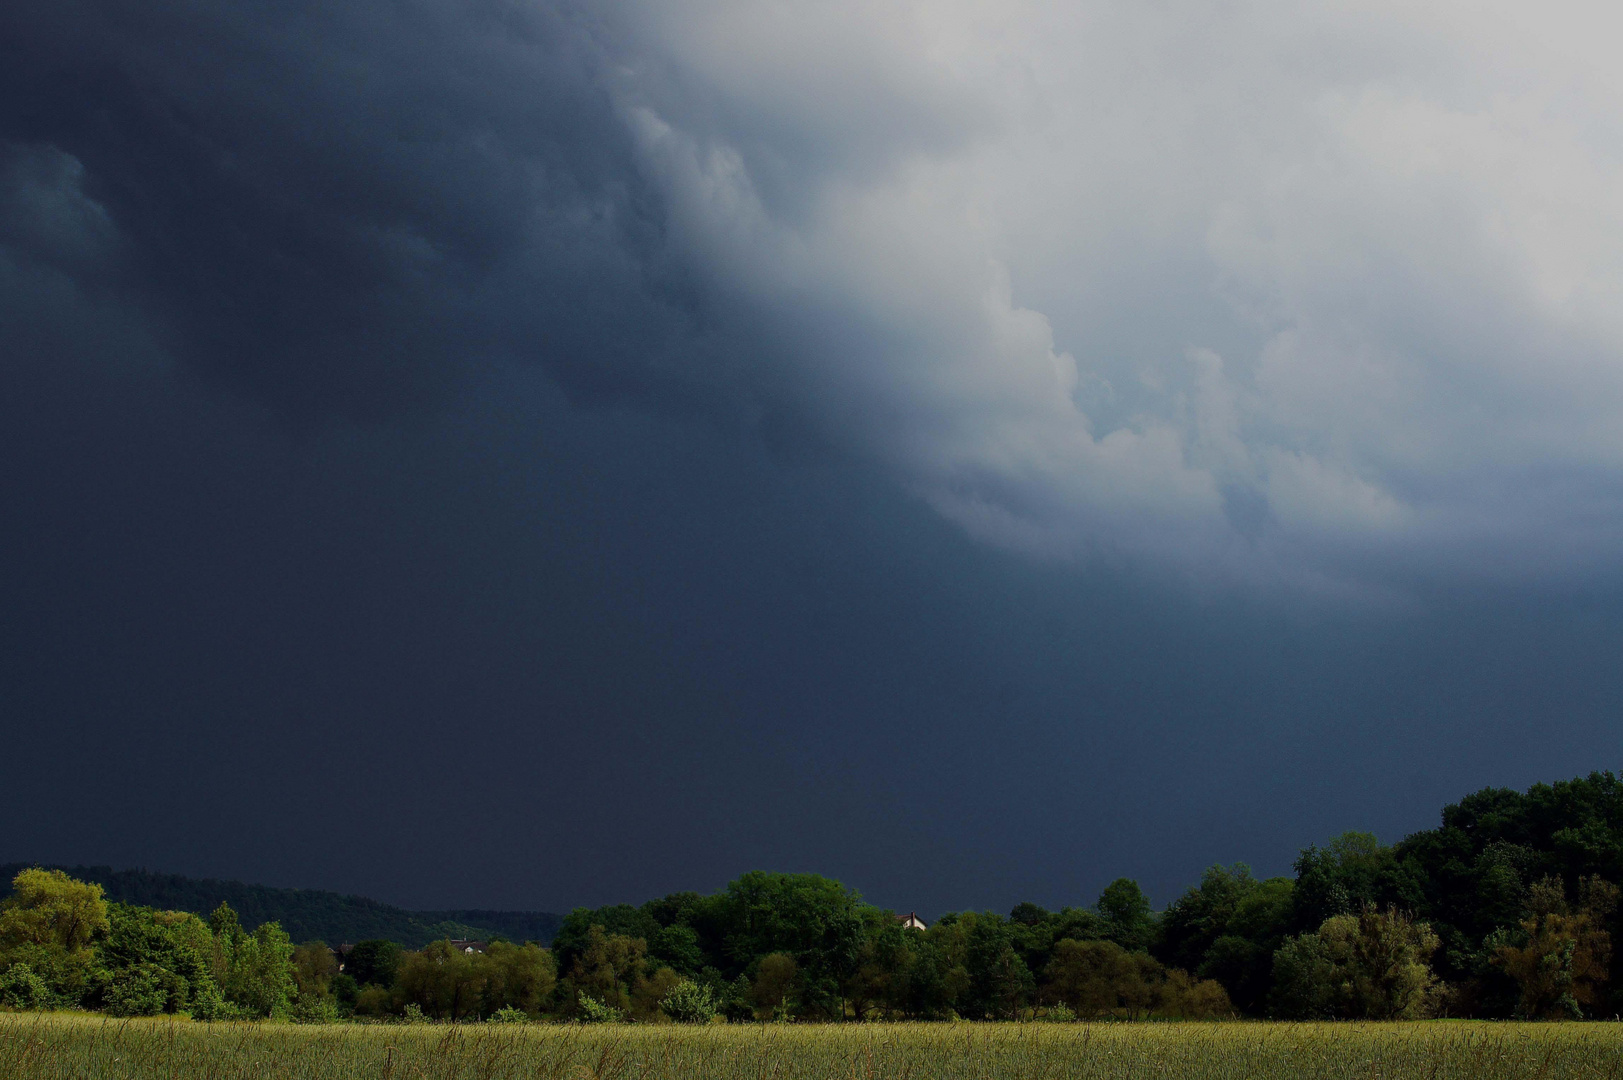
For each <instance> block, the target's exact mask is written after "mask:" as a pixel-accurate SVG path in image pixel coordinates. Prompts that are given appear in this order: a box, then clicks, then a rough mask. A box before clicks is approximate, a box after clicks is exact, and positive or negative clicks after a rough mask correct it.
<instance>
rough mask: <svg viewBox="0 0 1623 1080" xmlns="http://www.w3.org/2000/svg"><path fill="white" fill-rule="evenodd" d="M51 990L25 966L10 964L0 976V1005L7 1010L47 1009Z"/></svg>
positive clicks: (51, 996)
mask: <svg viewBox="0 0 1623 1080" xmlns="http://www.w3.org/2000/svg"><path fill="white" fill-rule="evenodd" d="M55 1004H56V1002H55V1001H54V1000H53V995H52V994H51V988H50V987H48V986H46V985H45V980H44V979H42V978H40V977H39V976H38V975H35V974H34V969H33V968H31V967H29V966H28V965H27V964H12V965H11V966H10V967H9V968H7V969H6V970H5V973H4V974H0V1005H3V1006H5V1007H6V1008H8V1009H49V1008H51V1006H53V1005H55Z"/></svg>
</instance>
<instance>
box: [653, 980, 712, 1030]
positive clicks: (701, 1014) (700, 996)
mask: <svg viewBox="0 0 1623 1080" xmlns="http://www.w3.org/2000/svg"><path fill="white" fill-rule="evenodd" d="M659 1007H660V1008H661V1009H662V1010H664V1012H665V1015H666V1016H668V1017H670V1018H671V1019H672V1020H675V1021H676V1022H677V1023H678V1024H708V1023H709V1022H710V1021H712V1020H714V1019H715V1018H716V998H715V995H714V994H712V993H711V992H710V988H709V987H708V986H701V985H700V984H699V983H696V982H694V981H693V980H692V979H683V980H682V981H681V982H679V983H677V984H676V985H675V986H673V987H671V990H670V992H669V993H668V994H666V995H665V996H664V997H663V998H661V999H660V1002H659Z"/></svg>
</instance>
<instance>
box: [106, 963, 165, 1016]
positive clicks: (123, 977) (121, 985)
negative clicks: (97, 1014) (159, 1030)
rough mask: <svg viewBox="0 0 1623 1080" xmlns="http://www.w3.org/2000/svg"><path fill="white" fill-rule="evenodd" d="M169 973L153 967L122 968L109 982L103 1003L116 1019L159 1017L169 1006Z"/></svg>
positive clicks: (147, 964)
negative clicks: (119, 1017)
mask: <svg viewBox="0 0 1623 1080" xmlns="http://www.w3.org/2000/svg"><path fill="white" fill-rule="evenodd" d="M169 974H170V973H169V972H168V971H166V970H164V969H163V968H162V967H159V966H158V965H157V964H153V963H140V964H131V965H129V966H128V967H123V968H120V969H119V970H118V971H116V972H114V973H113V974H112V976H111V977H110V978H109V979H108V980H107V983H106V986H105V987H104V988H103V990H102V1001H103V1002H104V1003H105V1008H106V1010H107V1012H108V1013H110V1014H111V1015H113V1016H156V1015H158V1014H159V1013H161V1012H163V1011H164V1007H165V1006H166V1005H168V1004H169V997H170V988H169V987H168V986H167V985H166V983H168V982H169V981H170V980H169V979H168V978H166V976H168V975H169Z"/></svg>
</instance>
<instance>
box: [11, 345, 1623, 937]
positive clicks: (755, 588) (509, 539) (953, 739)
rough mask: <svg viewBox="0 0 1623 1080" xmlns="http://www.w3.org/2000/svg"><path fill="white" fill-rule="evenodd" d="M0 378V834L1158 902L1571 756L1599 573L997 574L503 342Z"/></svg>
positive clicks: (268, 861) (29, 841)
mask: <svg viewBox="0 0 1623 1080" xmlns="http://www.w3.org/2000/svg"><path fill="white" fill-rule="evenodd" d="M42 369H48V370H42ZM4 389H5V393H4V395H3V400H4V402H5V404H4V406H3V409H4V416H3V423H0V432H3V435H0V439H3V443H0V447H3V453H4V460H5V461H6V462H7V469H6V474H5V475H6V483H5V487H4V497H5V503H6V506H7V507H8V508H10V512H9V513H8V514H7V516H6V526H5V530H4V534H3V535H4V538H5V547H4V565H5V568H6V569H5V575H4V579H3V580H4V588H5V592H4V604H3V611H4V616H3V622H0V628H3V634H4V637H3V642H4V653H3V655H4V667H3V669H0V672H3V680H4V685H5V687H6V705H5V715H6V741H7V744H8V746H9V748H10V752H8V753H7V754H5V755H4V757H3V764H0V790H3V791H4V792H5V796H4V806H5V812H6V818H7V828H6V830H5V834H4V845H5V850H4V852H3V853H0V854H3V856H4V857H6V858H17V859H27V858H37V859H41V860H51V861H61V862H78V861H83V862H108V863H113V864H117V865H143V866H148V867H153V868H163V869H166V870H172V871H179V872H185V873H190V874H197V875H213V876H227V877H241V878H246V879H250V880H255V881H263V882H270V883H276V884H287V885H299V886H305V887H323V888H334V889H340V890H345V891H357V892H361V893H365V894H369V895H373V896H377V897H381V898H383V899H386V900H390V901H394V902H399V903H403V904H408V905H418V906H424V907H428V906H438V905H490V906H510V907H537V908H543V909H547V908H551V909H559V908H567V907H570V906H572V905H575V904H598V903H605V902H613V901H619V900H640V899H643V898H647V897H650V896H653V895H656V894H660V893H663V892H666V891H671V890H676V889H688V888H693V889H702V890H708V889H713V888H716V887H718V886H720V885H721V884H723V883H724V882H725V881H726V880H727V879H728V878H729V877H730V876H732V875H736V874H737V873H739V872H741V871H743V870H745V869H749V868H752V867H767V868H774V869H795V870H816V871H820V872H823V873H827V874H831V875H836V876H838V877H840V878H841V879H843V880H846V881H848V882H850V883H851V884H853V885H855V886H857V887H858V888H860V889H861V890H863V891H864V893H865V894H866V895H868V896H870V897H871V898H873V899H874V900H876V901H878V902H880V903H884V904H889V905H895V906H899V907H903V908H917V909H919V910H921V911H930V912H932V913H933V912H939V911H941V910H946V909H953V908H962V907H991V908H994V909H1000V910H1001V909H1007V908H1008V907H1010V906H1012V905H1013V904H1014V903H1015V902H1017V901H1019V900H1021V899H1035V900H1037V901H1039V902H1041V903H1044V904H1048V905H1059V904H1063V903H1075V902H1087V901H1091V899H1092V898H1093V897H1094V896H1095V895H1096V894H1097V891H1098V890H1099V888H1100V887H1101V886H1102V885H1103V884H1105V883H1106V882H1107V881H1109V880H1110V879H1112V878H1113V877H1115V876H1117V875H1129V876H1134V877H1137V878H1139V879H1140V880H1141V881H1142V882H1143V883H1144V884H1145V886H1146V887H1147V888H1148V889H1149V890H1150V892H1151V894H1152V895H1153V896H1154V897H1155V898H1156V900H1157V901H1158V902H1164V901H1166V900H1167V899H1169V898H1170V897H1171V896H1173V895H1175V894H1176V891H1178V890H1179V889H1181V888H1182V887H1183V886H1184V885H1185V884H1187V883H1188V882H1190V881H1191V880H1192V879H1194V878H1195V877H1196V876H1197V875H1198V873H1199V871H1200V870H1201V868H1202V867H1203V866H1205V865H1207V864H1209V863H1212V862H1216V861H1232V860H1246V861H1249V862H1251V863H1252V864H1253V865H1254V866H1255V867H1256V868H1257V869H1258V870H1259V871H1260V872H1265V873H1278V872H1283V871H1286V870H1287V869H1288V866H1289V862H1290V860H1291V858H1292V857H1293V855H1294V853H1295V851H1296V850H1297V849H1298V848H1299V847H1301V846H1303V845H1305V844H1308V843H1312V842H1315V841H1322V840H1323V839H1325V838H1326V837H1327V836H1329V835H1332V834H1333V833H1335V832H1338V831H1340V830H1342V829H1346V828H1366V829H1372V830H1374V831H1376V832H1377V833H1378V834H1380V835H1381V836H1383V837H1385V838H1388V839H1396V838H1397V837H1398V836H1400V835H1402V834H1403V833H1405V832H1407V831H1411V830H1414V829H1417V828H1423V827H1428V826H1430V825H1431V824H1433V823H1434V822H1435V820H1436V814H1437V811H1438V809H1439V808H1440V806H1441V805H1442V804H1443V803H1444V802H1445V801H1450V800H1452V799H1454V798H1456V797H1458V796H1459V795H1461V794H1463V793H1465V792H1467V791H1470V790H1474V789H1475V788H1477V787H1480V786H1484V785H1488V784H1501V785H1509V786H1521V785H1525V784H1527V783H1530V782H1532V781H1535V780H1540V779H1547V778H1553V777H1565V776H1568V775H1572V774H1576V773H1580V772H1584V771H1586V770H1588V769H1590V768H1591V767H1594V766H1597V765H1605V764H1607V763H1608V760H1609V757H1608V755H1609V754H1610V753H1611V752H1612V748H1613V746H1614V745H1615V744H1614V741H1613V734H1612V733H1613V731H1614V730H1615V729H1614V727H1613V718H1614V717H1615V715H1616V710H1617V706H1618V696H1619V693H1620V690H1623V686H1620V684H1619V679H1618V676H1617V671H1616V666H1615V657H1616V655H1617V652H1618V646H1619V640H1618V638H1619V625H1620V622H1619V619H1618V617H1617V606H1616V601H1615V600H1612V599H1599V598H1592V597H1591V598H1585V599H1583V600H1581V601H1580V600H1568V601H1562V602H1552V601H1549V600H1548V599H1545V600H1541V601H1540V602H1539V603H1538V604H1537V605H1536V606H1535V605H1531V604H1522V605H1518V604H1516V603H1515V602H1513V601H1508V600H1507V601H1503V602H1501V603H1498V604H1496V605H1480V604H1477V605H1468V604H1464V603H1448V602H1447V601H1438V602H1436V603H1434V604H1433V605H1432V606H1431V607H1430V608H1428V609H1427V610H1424V611H1410V612H1400V613H1392V612H1376V613H1370V612H1362V613H1352V614H1349V613H1347V612H1345V611H1340V610H1337V609H1335V608H1334V607H1333V606H1332V607H1330V608H1329V610H1325V608H1324V606H1320V607H1319V608H1316V609H1313V610H1304V609H1303V608H1302V607H1301V606H1299V605H1291V604H1282V603H1272V602H1251V601H1248V600H1247V599H1246V598H1245V597H1244V596H1239V595H1234V594H1233V593H1227V594H1221V595H1203V596H1196V595H1193V594H1192V590H1190V589H1189V588H1187V587H1185V586H1183V585H1182V584H1181V583H1178V582H1174V581H1161V582H1157V581H1151V580H1145V579H1144V578H1143V577H1135V576H1134V575H1133V574H1131V573H1129V572H1126V571H1116V570H1111V569H1107V568H1093V569H1086V570H1083V569H1076V568H1068V567H1044V566H1038V565H1033V564H1031V563H1030V562H1028V561H1026V560H1024V559H1021V558H1019V557H1017V556H1012V555H1007V554H1003V553H1000V552H996V551H992V550H988V549H986V548H984V547H980V546H978V545H976V544H974V543H973V542H971V541H969V540H967V539H965V538H964V537H963V536H962V535H961V534H960V533H959V532H958V531H957V530H956V529H954V528H953V527H952V526H950V525H948V524H946V523H944V522H942V521H940V520H939V519H938V518H936V517H935V516H934V515H932V514H931V513H929V511H928V510H926V509H924V508H922V507H920V506H918V505H916V504H914V503H912V502H910V501H909V500H908V499H906V498H905V497H899V496H898V495H897V494H896V493H895V492H894V491H892V490H889V489H888V488H886V487H885V486H884V485H881V484H876V483H874V482H873V481H872V480H871V479H867V478H865V477H864V476H863V475H862V474H861V472H860V471H858V470H855V469H853V468H851V467H848V466H846V465H842V464H841V463H840V462H839V461H830V460H785V459H784V457H783V456H781V455H779V456H774V455H772V454H770V453H768V452H766V451H764V450H763V449H762V448H761V447H760V446H759V445H756V444H754V443H753V442H751V440H749V439H748V438H747V437H742V436H738V435H735V434H729V433H725V432H720V431H718V430H716V429H711V428H702V427H695V426H692V425H683V424H677V423H671V422H665V421H661V420H659V419H657V418H653V417H650V416H649V415H647V414H645V413H641V412H637V411H634V410H615V409H599V410H592V409H579V408H574V407H571V406H569V405H568V404H566V403H565V402H564V401H563V400H562V399H561V398H560V396H559V395H558V393H557V392H556V391H555V390H553V389H552V388H550V387H549V386H548V385H547V383H546V382H545V380H544V379H542V378H540V377H538V376H536V375H535V374H533V373H525V372H516V373H515V372H511V371H510V372H503V373H495V374H493V375H492V376H491V378H490V380H489V381H488V382H487V383H485V384H483V385H482V386H481V387H480V388H479V390H478V391H476V392H474V393H473V394H471V396H469V397H468V398H466V399H465V400H464V401H463V402H462V403H460V404H459V405H458V406H457V407H456V408H455V409H454V410H452V411H451V412H450V413H449V414H448V415H446V416H444V417H442V418H440V419H437V420H435V421H434V422H432V423H426V424H422V425H417V426H413V427H411V428H409V429H407V430H401V429H397V428H369V429H354V428H348V427H345V428H334V429H331V430H325V431H321V432H298V433H292V432H289V431H287V430H286V429H284V428H282V427H279V426H277V425H276V424H275V423H274V422H272V421H271V420H268V419H267V418H266V417H265V416H264V415H263V414H262V413H261V412H259V411H257V410H255V409H253V408H249V407H242V406H237V405H231V404H223V403H220V402H218V401H214V400H210V399H209V398H207V397H206V396H204V395H200V394H199V393H197V392H195V391H192V390H189V389H187V388H185V387H183V386H177V385H176V384H175V383H174V382H173V381H171V380H169V379H167V378H164V377H153V376H149V375H144V374H134V375H132V374H127V373H126V374H119V373H108V372H105V371H93V370H89V369H86V368H82V367H81V368H72V367H64V366H62V365H59V364H48V365H46V364H42V365H40V366H39V368H35V369H33V370H30V368H29V367H28V366H26V365H15V366H12V367H9V368H8V369H7V371H6V377H5V384H4Z"/></svg>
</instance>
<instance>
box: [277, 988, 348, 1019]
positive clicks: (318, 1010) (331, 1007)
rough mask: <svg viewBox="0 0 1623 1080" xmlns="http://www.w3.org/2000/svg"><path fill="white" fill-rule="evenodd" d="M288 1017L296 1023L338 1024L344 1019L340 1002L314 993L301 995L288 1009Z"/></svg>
mask: <svg viewBox="0 0 1623 1080" xmlns="http://www.w3.org/2000/svg"><path fill="white" fill-rule="evenodd" d="M288 1019H289V1020H291V1021H293V1022H294V1023H295V1024H336V1023H338V1021H339V1020H341V1019H343V1014H342V1013H341V1012H340V1011H339V1009H338V1002H336V1001H334V1000H333V999H332V998H327V997H317V996H315V995H314V994H311V995H308V996H304V997H300V998H299V1000H298V1001H296V1002H294V1004H293V1008H292V1009H290V1010H288Z"/></svg>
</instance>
